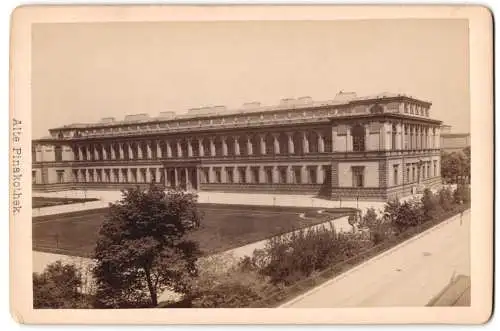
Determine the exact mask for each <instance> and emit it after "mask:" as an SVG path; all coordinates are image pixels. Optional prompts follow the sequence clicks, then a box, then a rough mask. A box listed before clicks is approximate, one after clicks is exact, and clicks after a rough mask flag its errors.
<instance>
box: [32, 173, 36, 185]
mask: <svg viewBox="0 0 500 331" xmlns="http://www.w3.org/2000/svg"><path fill="white" fill-rule="evenodd" d="M31 183H32V184H36V170H33V171H32V172H31Z"/></svg>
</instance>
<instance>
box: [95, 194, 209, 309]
mask: <svg viewBox="0 0 500 331" xmlns="http://www.w3.org/2000/svg"><path fill="white" fill-rule="evenodd" d="M196 199H197V197H196V196H195V195H193V194H189V193H184V192H181V191H168V192H165V191H164V190H163V189H162V188H161V187H159V186H154V185H152V186H150V187H149V189H147V190H141V189H139V188H137V189H130V190H127V191H122V199H121V200H120V201H118V202H117V203H114V204H111V205H110V211H109V214H108V215H107V217H106V219H105V221H104V223H103V225H102V227H101V229H100V231H99V237H98V240H97V244H96V248H95V254H94V258H95V260H96V266H95V268H94V270H93V273H94V278H95V279H96V298H97V300H96V305H97V306H98V307H100V308H101V307H102V308H124V307H155V306H157V304H158V295H159V294H161V293H162V292H163V291H165V290H167V289H168V290H171V291H175V292H178V293H187V292H189V289H190V283H191V281H192V279H193V277H195V276H196V273H197V269H196V260H197V258H198V257H199V255H200V250H199V248H198V245H197V243H195V242H193V241H190V240H188V239H186V235H187V234H188V233H189V232H190V231H193V230H194V229H196V228H197V227H198V226H199V224H200V218H201V215H200V213H199V212H198V208H197V204H196Z"/></svg>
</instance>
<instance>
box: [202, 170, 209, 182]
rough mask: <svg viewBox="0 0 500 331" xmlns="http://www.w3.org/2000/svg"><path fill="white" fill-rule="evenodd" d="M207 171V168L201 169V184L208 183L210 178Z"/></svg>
mask: <svg viewBox="0 0 500 331" xmlns="http://www.w3.org/2000/svg"><path fill="white" fill-rule="evenodd" d="M208 170H209V169H207V168H203V170H202V171H201V182H202V183H203V184H206V183H210V177H209V174H208Z"/></svg>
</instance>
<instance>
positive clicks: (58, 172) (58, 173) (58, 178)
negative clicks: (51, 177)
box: [56, 170, 64, 184]
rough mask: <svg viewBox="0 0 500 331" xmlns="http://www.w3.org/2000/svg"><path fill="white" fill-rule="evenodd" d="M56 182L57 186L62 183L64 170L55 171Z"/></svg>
mask: <svg viewBox="0 0 500 331" xmlns="http://www.w3.org/2000/svg"><path fill="white" fill-rule="evenodd" d="M56 174H57V182H58V183H59V184H61V183H64V170H56Z"/></svg>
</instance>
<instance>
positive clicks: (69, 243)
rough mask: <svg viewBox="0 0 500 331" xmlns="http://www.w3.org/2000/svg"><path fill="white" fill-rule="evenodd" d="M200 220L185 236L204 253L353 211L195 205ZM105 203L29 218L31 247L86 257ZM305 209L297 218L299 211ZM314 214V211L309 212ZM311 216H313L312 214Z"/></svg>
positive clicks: (90, 249)
mask: <svg viewBox="0 0 500 331" xmlns="http://www.w3.org/2000/svg"><path fill="white" fill-rule="evenodd" d="M199 207H200V210H201V212H202V213H203V220H202V222H201V226H200V228H199V229H197V230H196V231H195V232H193V233H191V234H190V236H191V238H192V239H193V240H196V241H197V242H199V244H200V248H201V249H202V251H203V252H204V253H205V254H211V253H217V252H222V251H226V250H228V249H232V248H236V247H239V246H243V245H246V244H250V243H253V242H256V241H259V240H263V239H267V238H270V237H273V236H276V235H279V234H282V233H286V232H290V231H293V230H294V229H299V228H304V227H308V226H311V225H314V224H318V223H322V222H325V221H327V217H328V216H332V215H333V217H334V218H338V217H342V216H345V215H347V214H349V213H352V212H353V210H352V209H349V208H343V209H338V210H336V209H332V210H329V213H328V214H329V215H328V216H327V215H322V214H318V213H317V212H316V210H319V209H320V208H308V207H274V206H250V205H219V204H200V205H199ZM107 212H108V208H102V209H95V210H89V211H80V212H74V213H66V214H59V215H54V216H41V217H36V218H33V249H34V250H39V251H46V252H51V253H59V254H66V255H75V256H90V254H91V253H92V251H93V249H94V245H95V242H96V240H97V235H98V232H99V228H100V226H101V224H102V223H103V221H104V219H105V217H106V214H107ZM304 213H307V214H308V217H306V218H302V217H300V214H304ZM311 215H313V216H311ZM314 215H315V216H314Z"/></svg>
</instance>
